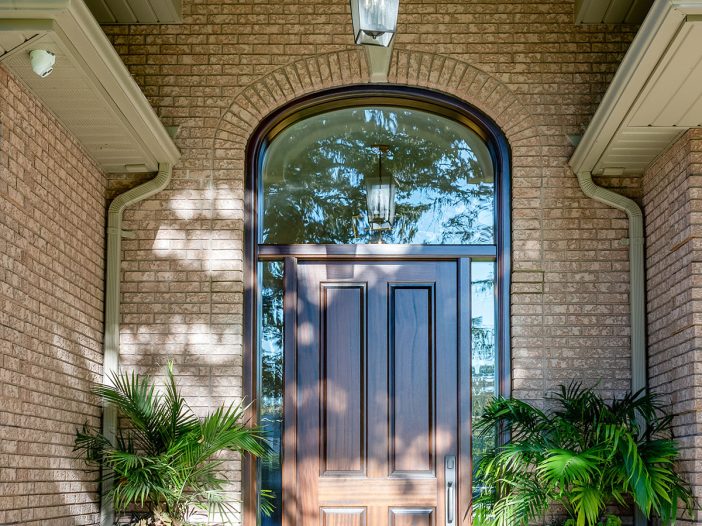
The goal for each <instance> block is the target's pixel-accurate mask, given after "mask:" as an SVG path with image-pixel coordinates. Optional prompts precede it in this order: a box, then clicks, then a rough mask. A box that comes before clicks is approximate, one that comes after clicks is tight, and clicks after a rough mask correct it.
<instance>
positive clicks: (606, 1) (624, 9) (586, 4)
mask: <svg viewBox="0 0 702 526" xmlns="http://www.w3.org/2000/svg"><path fill="white" fill-rule="evenodd" d="M651 4H653V0H576V2H575V22H576V23H577V24H640V23H641V22H643V20H644V18H645V17H646V13H648V10H649V9H650V7H651Z"/></svg>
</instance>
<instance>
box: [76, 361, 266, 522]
mask: <svg viewBox="0 0 702 526" xmlns="http://www.w3.org/2000/svg"><path fill="white" fill-rule="evenodd" d="M110 379H111V385H99V386H96V387H95V388H94V391H95V393H96V394H98V395H99V396H100V397H101V398H102V399H103V400H104V401H106V402H108V403H109V404H112V405H113V406H114V407H115V408H116V409H117V411H118V414H119V416H120V417H121V418H123V419H124V421H126V424H127V426H126V427H127V429H126V430H123V431H120V433H119V435H118V436H117V438H116V440H115V442H114V443H112V442H111V441H110V440H108V438H106V437H105V436H104V435H102V434H101V433H100V432H99V431H96V430H91V429H89V428H88V427H87V426H84V427H83V429H82V430H79V431H77V432H76V438H75V448H74V450H75V451H78V452H79V453H80V454H81V456H82V457H83V458H84V459H85V461H86V462H87V463H88V464H89V465H94V466H102V467H103V473H104V474H105V477H107V478H110V479H112V489H111V491H110V494H109V496H110V498H111V499H112V502H113V505H114V508H115V510H116V511H118V512H123V511H127V510H129V509H132V508H134V507H137V508H140V509H147V510H150V512H151V514H154V513H159V514H163V515H164V516H168V517H170V518H171V519H173V521H174V522H173V523H174V524H183V523H185V522H187V520H188V517H189V516H190V514H191V513H192V512H193V511H196V510H198V509H199V510H205V511H212V512H215V513H220V514H222V515H223V516H225V517H227V516H229V515H231V514H232V513H233V512H234V508H233V506H232V503H231V502H229V501H228V500H227V498H226V495H225V492H224V488H225V484H226V482H227V480H226V478H225V476H224V474H223V473H222V472H221V471H220V470H219V468H220V466H221V464H222V462H223V461H222V460H221V458H220V457H219V456H218V454H219V453H220V452H222V451H225V450H230V451H236V452H239V453H242V454H245V453H250V454H252V455H255V456H259V457H260V456H264V455H266V454H267V452H268V445H267V442H266V440H265V439H264V437H263V436H262V433H261V432H260V430H259V429H257V428H255V427H247V426H246V425H245V423H244V422H245V418H244V416H245V411H246V407H245V406H242V405H230V406H228V407H224V406H223V407H219V408H218V409H216V410H215V411H214V412H213V413H210V414H209V415H207V416H206V417H204V418H198V417H197V416H195V414H194V413H193V412H192V410H191V409H190V407H188V405H187V403H186V402H185V400H184V399H183V397H182V396H181V395H180V392H179V390H178V386H177V385H176V381H175V376H174V374H173V364H172V363H169V364H168V370H167V382H166V386H165V391H164V392H163V393H162V392H160V391H158V390H157V389H156V387H155V384H154V382H153V381H152V379H151V378H149V377H148V376H146V375H139V374H135V373H134V372H132V373H121V374H113V375H112V376H111V378H110Z"/></svg>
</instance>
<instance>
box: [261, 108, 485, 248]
mask: <svg viewBox="0 0 702 526" xmlns="http://www.w3.org/2000/svg"><path fill="white" fill-rule="evenodd" d="M379 144H382V145H387V146H388V151H387V154H386V155H385V156H384V158H383V169H384V174H383V175H384V176H385V175H386V173H387V175H389V176H393V177H394V178H395V180H396V182H397V194H396V217H395V223H394V227H393V228H392V229H391V230H387V231H383V232H382V233H378V232H372V231H371V229H370V227H369V224H368V217H367V209H366V207H367V205H366V185H365V177H367V176H373V175H377V171H378V148H377V145H379ZM385 170H387V172H385ZM261 190H262V192H261V195H262V203H261V205H262V206H260V209H261V210H262V217H261V220H262V228H261V229H260V232H261V234H260V235H261V239H260V242H261V243H268V244H295V243H314V244H317V243H329V244H362V243H373V242H383V243H396V244H492V243H494V222H495V213H494V212H495V210H494V209H495V207H494V196H495V184H494V170H493V163H492V158H491V155H490V152H489V150H488V148H487V146H486V144H485V142H484V141H483V140H482V139H481V138H480V137H479V136H478V135H477V134H476V133H475V132H473V131H472V130H471V129H469V128H467V127H466V126H464V125H462V124H460V123H458V122H456V121H453V120H451V119H448V118H446V117H443V116H440V115H435V114H432V113H428V112H424V111H420V110H416V109H408V108H396V107H364V108H344V109H339V110H334V111H331V112H328V113H324V114H321V115H316V116H313V117H309V118H307V119H304V120H301V121H298V122H296V123H295V124H293V125H291V126H289V127H288V128H286V129H285V130H283V131H282V132H281V133H280V134H279V135H277V136H276V137H275V138H274V139H273V141H272V142H271V144H270V146H269V147H268V149H267V151H266V154H265V158H264V165H263V182H262V189H261Z"/></svg>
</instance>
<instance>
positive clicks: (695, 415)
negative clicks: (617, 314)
mask: <svg viewBox="0 0 702 526" xmlns="http://www.w3.org/2000/svg"><path fill="white" fill-rule="evenodd" d="M643 189H644V206H645V215H646V245H647V253H646V263H647V265H646V266H647V269H646V271H647V280H648V284H647V292H648V331H649V332H648V343H649V379H650V384H651V387H652V388H653V389H655V390H656V391H658V392H660V393H662V394H665V395H667V399H668V401H669V403H670V410H671V411H672V412H673V413H674V414H675V415H676V418H675V421H674V424H675V435H676V437H677V438H678V440H679V441H680V443H681V446H682V459H683V461H682V462H681V471H682V472H684V473H685V474H686V478H688V480H690V481H691V482H692V483H693V484H694V486H695V493H696V495H697V498H698V499H702V413H700V407H701V400H702V374H701V373H702V371H701V370H700V363H702V354H701V352H700V349H702V323H700V313H702V305H700V302H699V298H700V286H701V285H702V281H701V280H700V274H701V273H702V267H701V266H700V254H701V250H702V245H701V244H700V238H701V237H702V222H700V217H701V216H700V212H702V130H692V131H690V132H688V133H686V134H685V135H683V137H682V138H680V139H679V140H678V141H677V142H676V143H675V144H674V145H673V146H671V147H670V149H669V150H668V151H667V152H666V153H664V154H663V155H662V156H661V157H660V158H659V159H657V160H656V162H655V163H654V164H653V165H652V166H651V167H650V168H649V169H648V170H647V172H646V174H645V176H644V179H643ZM680 524H697V522H688V521H681V522H680Z"/></svg>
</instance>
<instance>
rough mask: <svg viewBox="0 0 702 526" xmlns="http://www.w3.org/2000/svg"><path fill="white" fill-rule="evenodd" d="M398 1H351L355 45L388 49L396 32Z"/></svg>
mask: <svg viewBox="0 0 702 526" xmlns="http://www.w3.org/2000/svg"><path fill="white" fill-rule="evenodd" d="M399 7H400V0H351V18H352V20H353V34H354V38H355V40H356V44H364V45H368V46H383V47H388V46H389V45H390V43H391V42H392V39H393V37H394V36H395V32H396V30H397V12H398V10H399Z"/></svg>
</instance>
